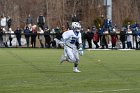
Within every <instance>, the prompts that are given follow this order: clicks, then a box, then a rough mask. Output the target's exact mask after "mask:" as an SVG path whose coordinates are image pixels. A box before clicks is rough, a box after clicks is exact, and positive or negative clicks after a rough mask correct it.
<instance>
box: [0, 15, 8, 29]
mask: <svg viewBox="0 0 140 93" xmlns="http://www.w3.org/2000/svg"><path fill="white" fill-rule="evenodd" d="M6 25H7V20H6V17H5V16H4V15H3V16H1V20H0V26H1V27H2V28H6Z"/></svg>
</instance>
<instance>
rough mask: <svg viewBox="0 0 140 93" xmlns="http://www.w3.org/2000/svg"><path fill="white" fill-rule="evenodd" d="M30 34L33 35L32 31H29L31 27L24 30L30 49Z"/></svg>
mask: <svg viewBox="0 0 140 93" xmlns="http://www.w3.org/2000/svg"><path fill="white" fill-rule="evenodd" d="M30 34H31V31H30V30H29V27H28V26H27V27H26V28H25V29H24V35H25V39H26V43H27V47H29V41H30Z"/></svg>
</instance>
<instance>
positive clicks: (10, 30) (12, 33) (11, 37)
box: [9, 28, 15, 47]
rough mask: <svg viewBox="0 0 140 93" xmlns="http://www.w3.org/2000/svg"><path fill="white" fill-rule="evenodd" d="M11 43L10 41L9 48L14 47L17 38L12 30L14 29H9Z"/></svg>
mask: <svg viewBox="0 0 140 93" xmlns="http://www.w3.org/2000/svg"><path fill="white" fill-rule="evenodd" d="M9 34H10V35H9V41H10V44H9V46H10V47H12V40H13V38H14V37H15V35H14V31H13V30H12V28H9Z"/></svg>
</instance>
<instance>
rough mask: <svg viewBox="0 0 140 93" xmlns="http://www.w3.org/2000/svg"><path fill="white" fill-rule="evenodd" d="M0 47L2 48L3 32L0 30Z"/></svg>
mask: <svg viewBox="0 0 140 93" xmlns="http://www.w3.org/2000/svg"><path fill="white" fill-rule="evenodd" d="M0 47H3V30H2V28H0Z"/></svg>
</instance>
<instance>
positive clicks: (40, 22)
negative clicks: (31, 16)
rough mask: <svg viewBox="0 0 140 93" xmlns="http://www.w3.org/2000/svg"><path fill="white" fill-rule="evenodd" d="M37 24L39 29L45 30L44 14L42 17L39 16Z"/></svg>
mask: <svg viewBox="0 0 140 93" xmlns="http://www.w3.org/2000/svg"><path fill="white" fill-rule="evenodd" d="M37 24H38V26H39V27H41V28H42V29H43V30H44V25H45V17H44V16H43V14H42V13H40V16H38V18H37Z"/></svg>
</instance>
